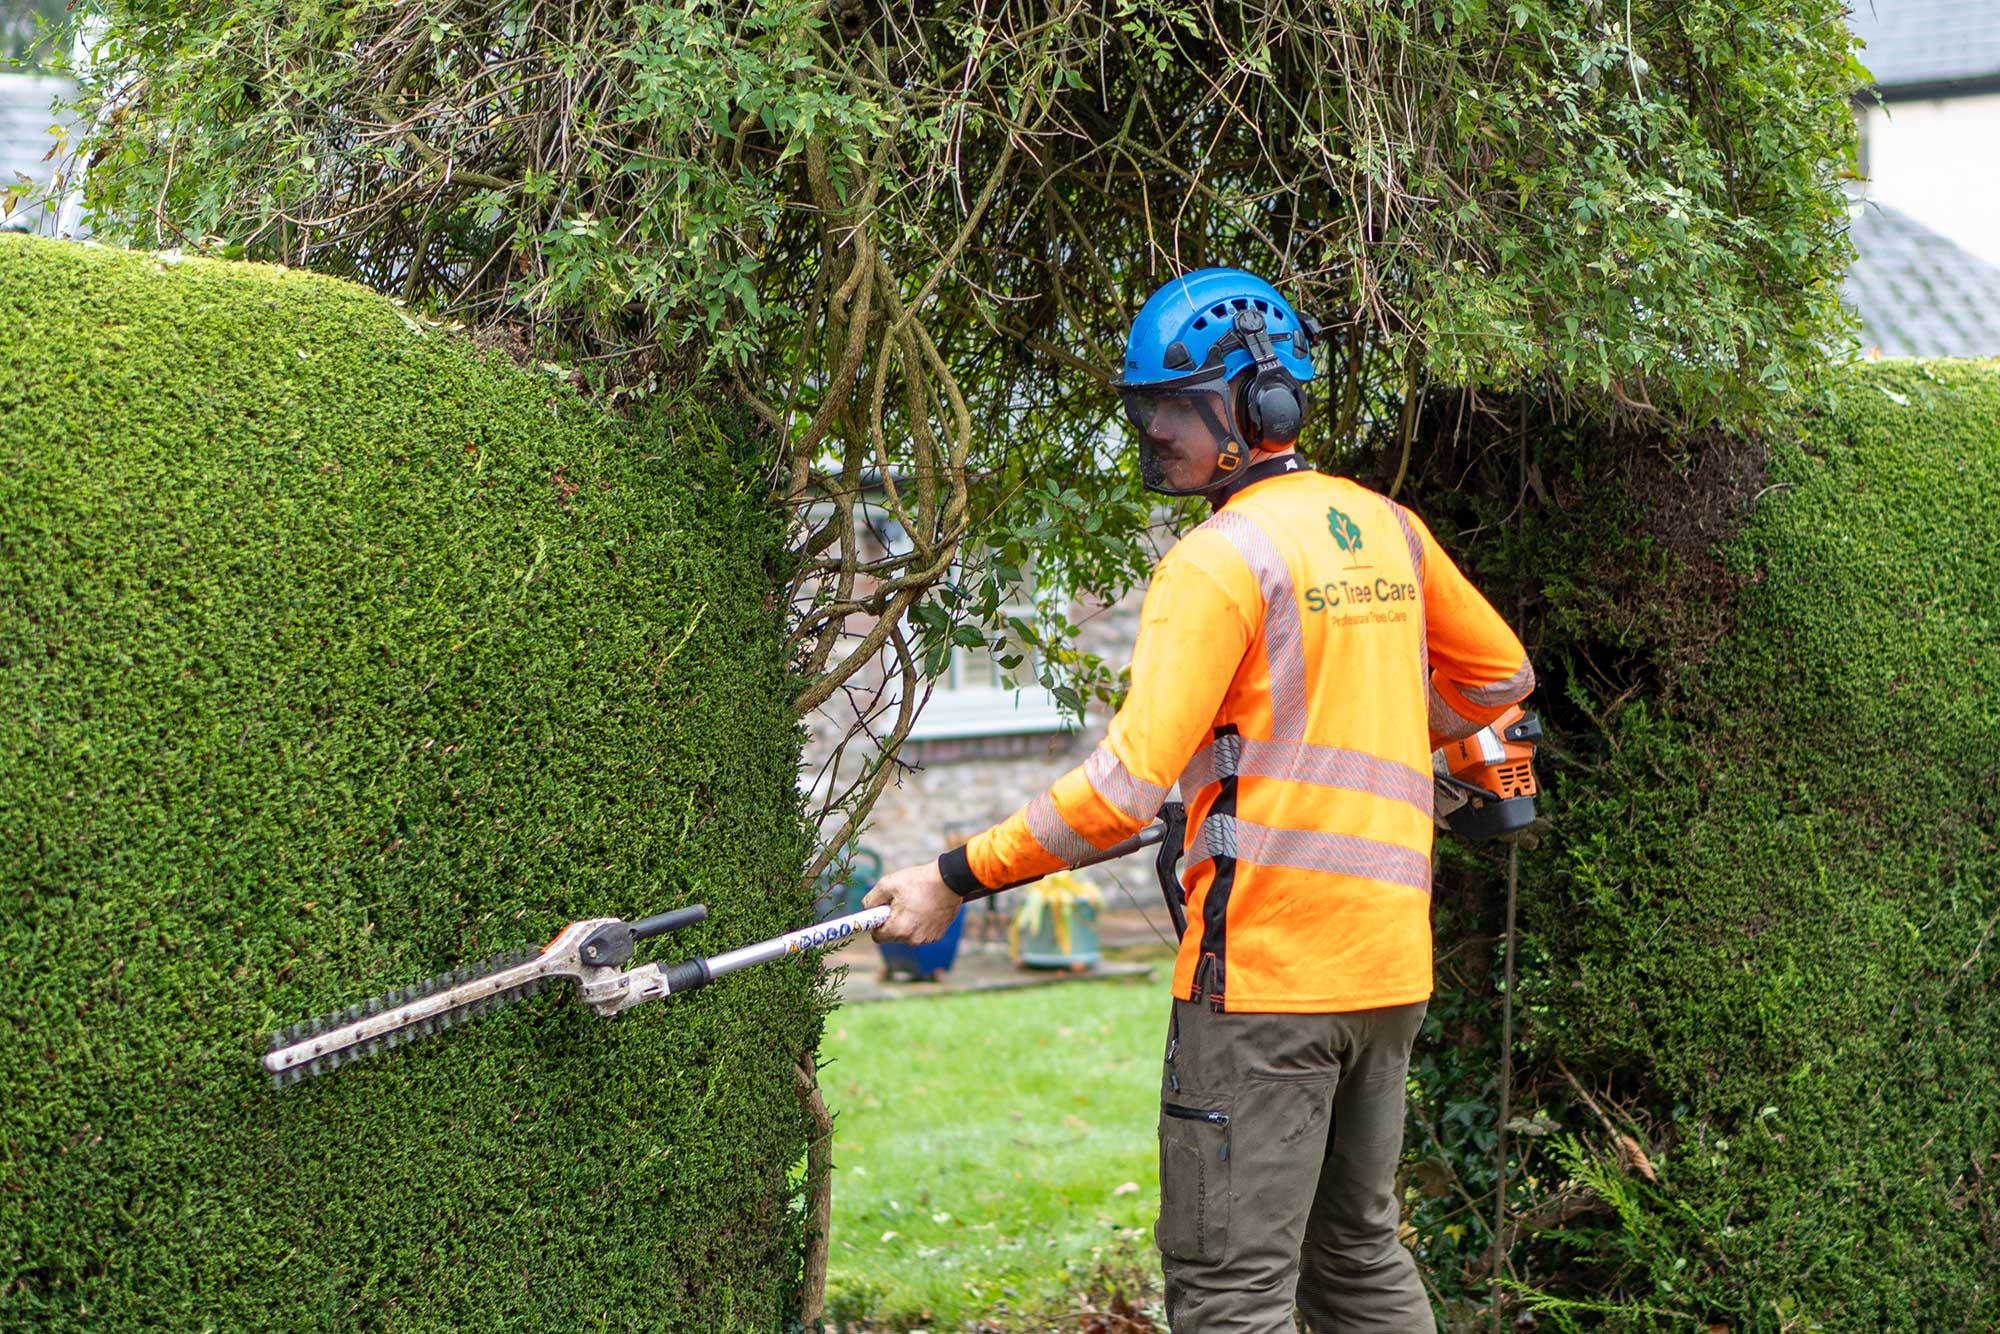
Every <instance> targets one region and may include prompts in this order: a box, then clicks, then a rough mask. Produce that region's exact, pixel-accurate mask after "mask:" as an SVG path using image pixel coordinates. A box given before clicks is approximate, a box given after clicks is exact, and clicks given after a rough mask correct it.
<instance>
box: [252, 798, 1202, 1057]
mask: <svg viewBox="0 0 2000 1334" xmlns="http://www.w3.org/2000/svg"><path fill="white" fill-rule="evenodd" d="M1165 833H1166V826H1164V825H1159V824H1155V825H1149V826H1147V827H1146V828H1145V829H1142V830H1140V831H1139V832H1138V833H1137V834H1135V835H1133V836H1132V837H1131V838H1128V839H1126V840H1125V841H1124V842H1123V843H1119V844H1117V845H1115V846H1113V847H1110V848H1106V849H1105V850H1104V851H1103V852H1101V853H1099V854H1098V855H1097V856H1095V857H1092V858H1090V859H1088V860H1087V861H1083V862H1079V863H1078V865H1081V866H1095V865H1096V864H1098V863H1099V862H1108V861H1111V860H1112V859H1114V858H1117V857H1123V856H1126V855H1127V854H1129V853H1133V852H1136V851H1138V850H1139V849H1140V848H1145V847H1151V846H1152V845H1153V844H1155V843H1158V842H1160V841H1161V839H1162V838H1163V837H1164V835H1165ZM1021 883H1023V884H1026V883H1028V882H1027V881H1022V882H1021ZM1006 888H1008V889H1012V888H1014V886H1012V885H1009V886H1006ZM988 892H989V893H992V894H997V893H1000V890H997V889H996V890H990V891H988ZM969 897H970V898H983V897H985V895H978V894H975V895H971V896H969ZM707 920H708V908H707V907H706V906H705V905H703V904H699V903H697V904H694V905H692V906H690V907H686V908H676V909H675V910H674V911H672V912H664V913H660V914H659V915H658V916H655V917H647V918H643V919H641V920H640V921H637V922H627V921H622V920H620V919H619V918H616V917H591V918H586V919H585V920H583V921H580V922H571V923H570V924H569V925H568V926H566V927H564V928H563V929H562V930H561V931H559V932H557V933H556V937H555V939H554V940H551V941H550V942H549V943H548V944H547V945H544V946H543V947H542V948H541V949H540V950H535V949H532V948H531V949H526V950H518V951H515V952H514V953H512V954H504V955H501V956H500V957H499V958H497V959H489V960H487V961H486V962H485V963H483V964H474V965H472V966H470V967H466V968H460V969H457V970H455V971H453V972H450V973H444V974H441V975H439V976H437V977H434V978H432V979H430V980H429V981H428V982H420V983H417V984H416V985H414V986H408V987H402V988H399V989H397V990H395V991H392V992H389V993H388V994H387V995H385V996H378V997H376V998H375V999H373V1000H369V1001H363V1002H361V1003H360V1004H357V1005H350V1006H349V1007H347V1008H346V1009H345V1010H335V1011H334V1012H333V1013H331V1014H326V1015H321V1016H320V1017H319V1018H317V1019H309V1020H306V1021H305V1022H304V1023H299V1024H293V1025H292V1026H291V1027H290V1028H287V1029H284V1030H283V1031H281V1032H278V1033H273V1034H272V1035H271V1043H270V1050H268V1051H267V1052H265V1053H264V1057H263V1066H264V1069H265V1070H266V1071H267V1072H268V1073H269V1074H270V1076H271V1082H272V1083H273V1084H275V1085H277V1086H278V1087H280V1088H282V1087H284V1086H285V1085H287V1084H296V1083H298V1082H299V1081H301V1080H304V1079H310V1078H312V1077H313V1076H314V1075H319V1074H324V1073H325V1072H326V1071H328V1070H333V1069H337V1068H339V1067H340V1066H343V1065H346V1064H348V1063H349V1062H351V1061H356V1060H359V1059H361V1058H362V1057H364V1056H372V1055H374V1054H375V1053H376V1052H379V1051H386V1050H388V1049H389V1048H391V1047H397V1046H400V1045H402V1044H403V1043H405V1042H408V1041H410V1040H411V1039H412V1038H418V1037H424V1036H427V1035H428V1034H431V1033H436V1032H440V1031H442V1030H444V1029H447V1028H451V1027H453V1026H454V1025H457V1024H460V1023H463V1022H464V1021H465V1020H467V1019H470V1018H472V1017H474V1016H476V1015H481V1014H484V1013H486V1012H487V1011H488V1010H493V1009H497V1008H499V1007H500V1006H502V1005H506V1004H508V1003H509V1002H511V1001H517V1000H520V999H521V998H522V997H523V996H532V995H534V994H535V993H536V992H538V991H540V990H541V989H542V988H543V987H545V986H547V985H548V984H549V983H550V982H556V981H567V982H569V983H571V984H572V985H573V986H574V987H575V990H576V998H577V1000H578V1001H579V1002H581V1003H582V1004H583V1005H585V1006H586V1007H588V1008H589V1009H590V1010H591V1012H592V1013H595V1014H599V1015H604V1016H606V1017H609V1016H611V1015H615V1014H622V1013H623V1012H625V1011H626V1010H629V1009H631V1008H632V1007H633V1006H635V1005H644V1004H645V1003H646V1002H647V1001H654V1000H660V999H662V998H664V997H667V996H679V995H683V994H685V993H687V992H690V991H694V990H695V989H697V988H699V987H705V986H707V985H708V984H709V983H710V982H713V981H714V980H715V979H716V978H718V977H726V976H727V975H729V974H730V973H735V972H741V971H742V970H743V969H745V968H750V967H753V966H755V965H757V964H760V963H769V962H771V961H772V960H773V959H784V958H788V957H790V956H791V955H794V954H802V953H804V952H805V951H807V950H811V949H818V948H819V947H821V946H823V945H834V944H838V943H840V942H841V941H844V940H847V939H849V938H850V937H852V936H855V935H857V934H859V933H860V932H863V931H873V930H874V929H875V928H876V927H878V926H880V925H882V924H883V923H884V922H886V921H888V920H889V909H888V908H887V907H886V906H885V907H879V908H864V909H862V910H861V911H860V912H857V913H848V914H847V915H846V916H844V917H834V918H829V919H828V920H826V921H824V922H819V923H817V924H815V925H813V926H808V927H803V928H801V929H800V930H797V931H787V932H785V933H784V934H783V935H781V936H772V937H771V938H770V939H769V940H760V941H758V942H757V943H756V944H754V945H745V946H743V947H742V948H740V949H733V950H728V951H726V952H724V953H722V954H713V955H710V956H709V957H707V958H705V959H683V960H681V961H680V962H679V963H643V964H638V965H636V966H633V967H629V968H628V967H626V965H627V964H630V963H631V962H632V956H633V954H634V953H635V952H636V947H637V945H638V943H639V942H640V941H642V940H650V939H651V938H653V937H654V936H663V935H666V934H667V933H668V932H671V931H678V930H680V929H681V928H683V927H689V926H698V925H700V924H701V923H702V922H705V921H707Z"/></svg>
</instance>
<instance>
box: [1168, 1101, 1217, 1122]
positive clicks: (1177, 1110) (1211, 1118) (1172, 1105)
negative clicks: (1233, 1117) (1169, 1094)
mask: <svg viewBox="0 0 2000 1334" xmlns="http://www.w3.org/2000/svg"><path fill="white" fill-rule="evenodd" d="M1160 1110H1161V1111H1163V1112H1165V1113H1166V1114H1167V1115H1168V1116H1178V1117H1179V1118H1180V1119H1181V1120H1183V1121H1206V1122H1208V1123H1209V1124H1210V1125H1212V1126H1226V1125H1228V1124H1229V1113H1228V1112H1215V1111H1208V1110H1206V1109H1204V1108H1200V1107H1183V1106H1181V1105H1180V1104H1179V1103H1177V1102H1163V1103H1161V1104H1160Z"/></svg>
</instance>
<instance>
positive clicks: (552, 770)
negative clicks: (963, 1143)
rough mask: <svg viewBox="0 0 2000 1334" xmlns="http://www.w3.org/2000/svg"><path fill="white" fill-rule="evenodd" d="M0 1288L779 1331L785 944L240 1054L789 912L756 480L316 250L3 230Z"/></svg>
mask: <svg viewBox="0 0 2000 1334" xmlns="http://www.w3.org/2000/svg"><path fill="white" fill-rule="evenodd" d="M0 326H3V327H4V328H5V329H6V330H7V336H6V338H5V340H4V341H0V894H4V896H5V902H6V912H5V918H4V922H0V942H4V956H5V959H6V964H7V966H6V968H5V970H4V979H3V980H0V1016H4V1017H3V1018H0V1034H4V1036H0V1155H4V1165H0V1182H4V1189H0V1242H3V1243H4V1250H0V1325H4V1326H6V1327H9V1328H15V1329H20V1328H26V1327H34V1328H36V1329H45V1330H46V1329H65V1328H86V1327H88V1328H129V1327H133V1326H137V1325H142V1324H151V1325H162V1326H169V1327H177V1328H198V1327H210V1328H231V1329H298V1328H367V1327H378V1326H381V1327H392V1328H410V1329H418V1328H433V1329H434V1328H441V1327H453V1328H461V1329H492V1328H507V1329H510V1330H522V1329H544V1328H546V1329H565V1330H567V1329H577V1328H586V1327H588V1328H598V1327H634V1326H642V1327H646V1328H653V1329H683V1330H715V1329H738V1328H740V1329H758V1330H769V1329H773V1328H778V1327H780V1326H781V1325H782V1324H783V1322H784V1320H785V1319H786V1316H787V1313H788V1311H790V1310H791V1309H792V1308H793V1307H794V1306H795V1304H796V1302H797V1299H798V1292H799V1284H800V1265H801V1257H802V1253H803V1239H802V1235H801V1230H802V1228H803V1221H802V1213H801V1208H800V1204H799V1200H798V1189H797V1182H796V1178H795V1174H794V1171H793V1169H794V1167H795V1164H797V1163H798V1162H799V1160H800V1158H801V1155H802V1153H803V1152H804V1148H805V1144H806V1140H807V1136H808V1129H807V1126H808V1121H807V1116H806V1113H805V1112H804V1111H803V1110H802V1108H801V1104H800V1100H799V1096H798V1092H797V1087H796V1073H795V1066H796V1064H797V1062H798V1061H799V1059H800V1057H801V1055H802V1054H803V1053H804V1052H805V1051H807V1050H808V1049H809V1047H810V1046H811V1044H812V1043H813V1042H814V1040H815V1035H816V1025H817V1018H816V1016H817V1012H818V1008H819V1007H818V1001H817V999H816V990H815V987H816V981H815V975H814V973H813V972H812V971H811V970H810V969H809V968H807V967H803V966H802V967H796V968H794V967H783V966H772V967H767V968H764V969H761V970H757V971H755V972H753V973H750V974H746V975H743V976H741V977H737V978H732V979H730V980H729V981H728V982H727V983H725V984H722V985H719V986H717V987H715V988H713V989H712V990H710V991H707V992H704V993H701V994H700V995H697V996H693V997H690V998H688V999H685V1000H682V1001H677V1002H670V1003H663V1004H658V1005H654V1006H651V1007H647V1008H642V1009H640V1010H638V1011H635V1012H633V1013H632V1014H629V1015H626V1016H624V1017H622V1018H620V1019H618V1020H616V1021H606V1020H602V1019H597V1018H594V1017H592V1016H590V1015H589V1014H588V1013H587V1012H585V1011H583V1010H582V1009H581V1008H580V1007H578V1006H576V1005H574V1004H572V1003H571V1002H570V1001H569V1000H568V998H567V997H566V996H544V997H542V998H539V999H537V1000H534V1001H531V1002H527V1003H524V1004H519V1005H515V1006H513V1007H512V1008H510V1009H509V1010H506V1011H504V1012H502V1013H500V1014H496V1015H494V1016H492V1017H490V1018H488V1019H485V1020H482V1021H481V1022H479V1023H478V1024H476V1025H473V1026H470V1027H467V1028H465V1029H462V1030H459V1031H456V1032H454V1033H452V1034H451V1035H449V1036H448V1037H440V1038H436V1039H433V1040H430V1041H428V1042H424V1043H421V1044H418V1045H415V1046H411V1047H407V1048H404V1049H401V1050H398V1051H395V1052H392V1053H389V1054H387V1055H384V1056H378V1057H376V1058H373V1059H372V1060H369V1061H366V1062H363V1063H362V1064H360V1065H357V1066H355V1067H353V1068H351V1069H346V1070H342V1071H339V1072H337V1073H335V1074H332V1075H329V1076H326V1077H324V1078H322V1079H320V1080H318V1081H315V1082H311V1083H308V1084H305V1085H302V1086H299V1087H296V1088H290V1089H285V1090H282V1091H277V1090H273V1089H272V1088H271V1087H270V1086H269V1085H268V1084H267V1083H266V1081H265V1079H264V1077H263V1076H262V1074H261V1073H260V1071H259V1070H258V1068H257V1065H256V1057H257V1056H258V1055H259V1054H261V1051H262V1048H263V1040H264V1037H265V1035H266V1034H268V1033H269V1032H271V1031H272V1030H273V1029H274V1028H277V1027H279V1026H281V1025H283V1024H285V1023H288V1022H290V1021H291V1020H294V1019H298V1018H303V1017H306V1016H308V1015H311V1014H315V1013H318V1012H321V1011H325V1010H328V1009H331V1008H333V1007H336V1006H339V1005H344V1004H346V1003H347V1002H349V1001H354V1000H359V999H362V998H365V997H367V996H370V995H373V994H376V993H378V992H381V991H384V990H386V989H388V988H390V987H392V986H395V985H398V984H402V983H407V982H413V981H417V980H420V979H422V978H424V977H426V976H428V975H430V974H432V973H434V972H437V971H439V970H441V969H444V968H448V967H450V966H451V965H453V964H456V963H460V962H473V961H477V960H479V959H481V958H483V957H485V956H486V955H488V954H492V953H495V952H499V951H504V950H507V949H511V948H513V947H516V946H519V945H523V944H532V943H535V942H537V941H540V940H543V939H546V938H547V937H548V936H550V935H552V934H553V933H554V931H555V930H556V929H557V928H558V927H560V926H561V925H562V924H563V923H564V922H565V921H567V920H569V919H570V918H572V917H578V916H589V915H598V914H617V915H622V916H627V917H631V916H637V915H640V914H643V913H646V912H649V911H656V910H660V909H664V908H668V907H672V906H676V905H679V904H684V903H688V902H691V901H703V902H706V903H708V904H709V905H710V906H711V908H712V910H713V912H714V917H713V919H712V920H711V922H710V923H709V924H708V925H707V926H706V927H704V928H702V929H700V930H697V931H694V932H691V933H687V936H686V938H674V939H673V940H671V942H670V943H669V945H668V948H669V949H671V950H673V951H675V952H677V953H679V952H695V951H696V950H699V951H700V952H712V951H714V950H715V949H718V948H721V947H723V946H724V945H725V944H729V943H736V942H740V941H742V940H746V939H750V938H754V937H756V936H759V935H764V934H769V933H772V932H775V931H778V930H781V929H785V928H787V927H789V926H793V925H796V924H797V923H798V922H799V921H800V920H801V919H802V917H803V915H804V913H805V911H806V908H807V904H806V899H805V896H804V891H803V890H802V888H801V885H800V879H799V868H800V865H801V861H802V857H803V851H804V849H803V842H802V837H801V829H800V822H799V816H798V804H797V798H796V795H795V788H794V784H795V778H794V775H795V763H796V755H797V737H796V733H795V726H794V723H793V720H792V716H791V714H790V711H789V709H788V707H787V701H788V698H789V695H790V693H791V688H792V683H791V682H790V680H789V678H788V673H787V662H786V658H785V655H784V652H783V649H782V634H783V626H782V623H781V618H780V615H779V613H778V612H777V611H776V610H774V608H773V606H772V604H771V600H770V591H771V588H772V586H773V581H774V580H775V579H779V578H782V569H781V563H782V556H781V552H780V538H781V533H780V531H779V523H778V520H777V518H776V516H775V513H774V510H773V507H772V506H771V505H770V502H769V500H768V498H767V495H768V493H767V492H766V490H765V489H764V488H763V486H762V485H761V483H760V482H759V481H758V480H757V479H754V478H751V479H741V478H739V477H738V476H737V475H736V473H735V472H734V471H733V467H732V463H731V454H732V452H733V450H734V445H733V443H732V440H733V436H732V433H731V429H730V428H729V427H728V425H727V424H726V423H723V424H717V423H714V422H711V421H709V420H706V419H705V418H704V417H703V416H702V415H701V414H700V413H699V412H697V411H696V410H694V409H692V408H681V409H679V410H675V409H673V408H663V409H661V410H659V411H656V412H654V413H652V414H650V415H649V416H648V417H646V418H644V419H643V420H642V421H641V422H640V423H639V424H637V425H631V426H623V425H616V424H613V423H609V422H607V421H606V420H605V419H603V418H601V417H600V416H599V415H598V414H597V412H596V410H595V409H592V408H590V407H589V406H588V405H586V404H585V403H583V401H582V400H581V399H579V398H578V397H577V395H576V394H575V393H574V392H573V391H572V390H571V389H570V388H569V387H567V386H566V385H564V384H563V383H561V382H559V381H557V380H555V379H553V378H551V377H548V376H538V375H534V374H531V373H524V372H522V371H519V370H517V369H515V367H514V366H513V365H512V364H510V363H508V362H507V361H506V359H505V358H499V357H495V358H493V359H491V360H490V361H489V360H487V359H485V358H483V357H482V356H480V355H478V354H477V353H476V352H475V351H474V349H473V348H472V347H471V346H470V345H469V343H468V342H467V341H466V340H464V339H463V338H460V337H458V336H456V335H454V334H452V333H450V332H449V331H447V330H443V329H440V328H438V327H436V326H433V325H428V324H425V323H423V322H421V321H418V320H415V319H413V318H411V317H409V316H408V315H406V314H405V313H404V312H402V311H400V310H399V309H397V308H396V307H395V306H394V305H392V304H391V303H390V302H389V301H388V300H386V299H384V298H382V297H379V296H375V295H372V294H370V293H367V292H365V291H363V290H361V289H359V288H356V287H352V286H349V285H347V284H344V283H341V282H337V281H334V280H331V279H327V278H322V277H314V276H309V275H306V274H302V273H297V272H289V271H285V270H280V269H271V268H263V267H253V266H248V265H240V264H236V265H232V264H223V263H218V262H208V261H196V260H188V261H185V262H180V263H172V262H169V260H167V259H165V258H153V257H148V256H145V255H139V254H130V253H120V252H113V251H107V250H97V249H93V248H86V247H81V246H73V245H66V244H58V243H54V242H42V241H29V240H27V239H25V238H14V239H10V238H6V237H0Z"/></svg>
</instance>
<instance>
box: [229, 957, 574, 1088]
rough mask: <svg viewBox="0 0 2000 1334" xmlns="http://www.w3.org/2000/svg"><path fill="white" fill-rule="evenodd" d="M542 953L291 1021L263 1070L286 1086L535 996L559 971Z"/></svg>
mask: <svg viewBox="0 0 2000 1334" xmlns="http://www.w3.org/2000/svg"><path fill="white" fill-rule="evenodd" d="M543 953H544V952H543V951H540V950H535V949H532V948H530V949H524V950H515V951H513V952H512V953H510V954H503V955H500V956H499V957H497V958H493V959H489V960H487V961H486V962H485V963H482V964H474V965H472V966H470V967H465V968H457V969H454V970H453V971H451V972H449V973H440V974H439V975H438V976H436V977H433V978H431V979H430V980H429V981H427V982H419V983H417V984H415V985H413V986H407V987H398V988H397V989H396V990H394V991H391V992H389V993H388V994H387V995H383V996H377V997H375V998H374V999H373V1000H368V1001H363V1002H361V1003H359V1004H356V1005H350V1006H348V1007H347V1008H346V1009H344V1010H335V1011H333V1012H332V1013H331V1014H324V1015H321V1016H320V1017H319V1018H317V1019H308V1020H306V1021H304V1022H303V1023H297V1024H293V1025H292V1026H291V1027H289V1028H287V1029H284V1030H283V1031H281V1032H277V1033H273V1034H272V1035H271V1045H270V1050H269V1051H268V1052H267V1053H266V1054H265V1056H264V1068H265V1069H266V1070H267V1071H269V1072H270V1075H271V1083H272V1084H273V1085H274V1086H276V1087H278V1088H283V1087H284V1086H285V1085H287V1084H296V1083H298V1082H299V1081H300V1080H303V1079H311V1078H312V1077H313V1076H315V1075H321V1074H325V1073H326V1072H327V1071H328V1070H334V1069H338V1068H339V1067H340V1066H343V1065H346V1064H347V1063H348V1062H350V1061H356V1060H359V1059H360V1058H361V1057H363V1056H373V1055H374V1054H375V1053H376V1052H379V1051H387V1050H389V1049H390V1048H391V1047H398V1046H401V1045H402V1044H403V1043H405V1042H408V1041H409V1040H410V1039H412V1038H418V1037H426V1036H428V1035H429V1034H432V1033H437V1032H441V1031H443V1030H444V1029H447V1028H450V1027H452V1026H453V1025H455V1024H459V1023H462V1022H463V1021H465V1020H467V1019H470V1018H472V1017H474V1016H475V1015H481V1014H485V1013H486V1012H487V1011H489V1010H496V1009H498V1008H499V1007H501V1006H502V1005H505V1004H507V1003H508V1002H510V1001H516V1000H519V999H521V998H522V997H523V996H532V995H534V994H535V993H536V992H538V991H540V990H541V989H542V988H543V987H544V986H545V985H547V983H548V980H549V974H550V972H551V971H553V970H551V969H550V968H548V967H547V966H546V961H545V960H544V958H543Z"/></svg>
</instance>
